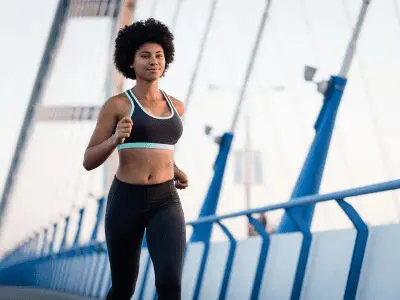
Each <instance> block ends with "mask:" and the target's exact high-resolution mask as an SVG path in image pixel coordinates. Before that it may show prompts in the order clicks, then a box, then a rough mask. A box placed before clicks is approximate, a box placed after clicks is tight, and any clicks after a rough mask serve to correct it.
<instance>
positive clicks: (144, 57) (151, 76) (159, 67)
mask: <svg viewBox="0 0 400 300" xmlns="http://www.w3.org/2000/svg"><path fill="white" fill-rule="evenodd" d="M132 67H133V68H134V70H135V73H136V78H141V79H144V80H146V81H154V80H158V79H159V78H160V77H161V76H162V74H163V73H164V70H165V57H164V50H163V48H162V47H161V46H160V45H159V44H155V43H146V44H143V45H142V46H141V47H140V48H139V49H138V50H137V51H136V54H135V57H134V59H133V64H132Z"/></svg>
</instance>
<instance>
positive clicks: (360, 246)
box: [336, 199, 369, 300]
mask: <svg viewBox="0 0 400 300" xmlns="http://www.w3.org/2000/svg"><path fill="white" fill-rule="evenodd" d="M336 202H337V203H338V204H339V206H340V208H341V209H342V210H343V211H344V213H345V214H346V215H347V217H348V218H349V219H350V221H351V222H352V223H353V225H354V227H355V228H356V230H357V235H356V239H355V242H354V249H353V255H352V257H351V264H350V269H349V274H348V277H347V283H346V289H345V293H344V297H343V299H344V300H350V299H355V298H356V295H357V289H358V283H359V280H360V274H361V267H362V263H363V260H364V256H365V250H366V247H367V241H368V233H369V230H368V226H367V224H365V222H364V221H363V220H362V218H361V217H360V215H359V214H358V213H357V211H356V210H355V209H354V207H353V206H351V204H349V203H348V202H346V201H345V200H343V199H338V200H336Z"/></svg>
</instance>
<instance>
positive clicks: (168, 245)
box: [105, 177, 186, 300]
mask: <svg viewBox="0 0 400 300" xmlns="http://www.w3.org/2000/svg"><path fill="white" fill-rule="evenodd" d="M145 229H146V241H147V247H148V250H149V253H150V257H151V260H152V262H153V266H154V272H155V280H156V282H155V285H156V289H157V294H158V299H162V300H167V299H168V300H180V299H181V277H182V264H183V255H184V251H185V245H186V231H185V220H184V215H183V211H182V207H181V203H180V200H179V195H178V192H177V190H176V188H175V186H174V182H173V180H170V181H167V182H164V183H160V184H151V185H138V184H129V183H125V182H122V181H120V180H119V179H118V178H116V177H115V178H114V181H113V183H112V185H111V188H110V192H109V195H108V199H107V208H106V217H105V233H106V242H107V248H108V256H109V260H110V267H111V282H112V286H111V289H110V290H109V292H108V295H107V300H108V299H114V300H129V299H131V297H132V295H133V293H134V291H135V286H136V280H137V276H138V271H139V258H140V250H141V247H142V239H143V234H144V231H145Z"/></svg>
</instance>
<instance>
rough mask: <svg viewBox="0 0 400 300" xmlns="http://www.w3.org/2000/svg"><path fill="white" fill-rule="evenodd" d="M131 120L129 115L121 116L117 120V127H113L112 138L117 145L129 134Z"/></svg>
mask: <svg viewBox="0 0 400 300" xmlns="http://www.w3.org/2000/svg"><path fill="white" fill-rule="evenodd" d="M132 126H133V122H132V119H131V117H123V118H122V119H121V120H119V122H118V124H117V127H116V128H115V133H114V135H113V138H114V139H115V144H116V145H117V146H118V145H120V144H122V143H123V142H124V141H125V139H126V138H128V137H129V136H130V135H131V131H132Z"/></svg>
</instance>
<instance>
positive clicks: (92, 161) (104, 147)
mask: <svg viewBox="0 0 400 300" xmlns="http://www.w3.org/2000/svg"><path fill="white" fill-rule="evenodd" d="M116 147H117V144H116V140H115V138H114V136H111V137H110V138H108V139H107V140H105V141H104V142H102V143H101V144H98V145H96V146H93V147H90V148H88V149H86V151H85V156H84V159H83V166H84V168H85V169H86V170H88V171H90V170H93V169H96V168H97V167H98V166H100V165H101V164H102V163H104V162H105V161H106V159H107V158H108V157H109V156H110V155H111V153H112V152H113V151H114V150H115V148H116Z"/></svg>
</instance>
